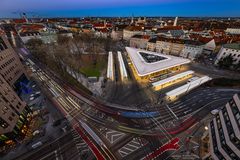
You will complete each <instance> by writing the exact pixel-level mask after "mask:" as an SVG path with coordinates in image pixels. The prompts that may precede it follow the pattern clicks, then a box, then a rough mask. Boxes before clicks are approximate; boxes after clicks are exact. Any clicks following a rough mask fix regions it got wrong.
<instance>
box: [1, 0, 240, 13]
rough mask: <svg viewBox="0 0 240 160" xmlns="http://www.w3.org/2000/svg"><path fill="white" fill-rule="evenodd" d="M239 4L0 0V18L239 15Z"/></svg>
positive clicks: (225, 0)
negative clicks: (32, 16)
mask: <svg viewBox="0 0 240 160" xmlns="http://www.w3.org/2000/svg"><path fill="white" fill-rule="evenodd" d="M239 7H240V0H0V17H19V15H18V14H16V13H15V14H14V13H13V12H26V13H27V14H28V15H39V16H41V17H61V16H64V17H78V16H131V15H132V14H134V15H135V16H225V17H231V16H234V17H240V8H239Z"/></svg>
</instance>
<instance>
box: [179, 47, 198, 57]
mask: <svg viewBox="0 0 240 160" xmlns="http://www.w3.org/2000/svg"><path fill="white" fill-rule="evenodd" d="M202 52H203V46H191V45H185V46H184V48H183V50H182V52H181V54H180V56H181V57H184V58H189V59H191V60H194V59H195V58H196V57H197V56H198V55H201V54H202Z"/></svg>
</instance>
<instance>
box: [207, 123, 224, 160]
mask: <svg viewBox="0 0 240 160" xmlns="http://www.w3.org/2000/svg"><path fill="white" fill-rule="evenodd" d="M210 129H211V133H212V142H213V151H214V154H215V155H216V156H217V157H218V159H219V160H225V158H224V157H223V155H222V154H221V153H220V152H219V150H218V147H217V139H216V134H215V129H214V125H213V121H211V122H210Z"/></svg>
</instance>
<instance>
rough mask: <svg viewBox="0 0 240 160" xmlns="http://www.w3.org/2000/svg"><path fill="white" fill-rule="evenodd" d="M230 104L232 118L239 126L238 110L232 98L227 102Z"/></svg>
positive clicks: (239, 112) (239, 116) (239, 114)
mask: <svg viewBox="0 0 240 160" xmlns="http://www.w3.org/2000/svg"><path fill="white" fill-rule="evenodd" d="M229 104H230V106H231V109H232V112H233V115H234V118H235V120H236V122H237V125H238V128H240V111H239V109H238V107H237V104H236V102H235V101H234V100H231V101H230V102H229Z"/></svg>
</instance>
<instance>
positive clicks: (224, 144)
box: [216, 114, 238, 159]
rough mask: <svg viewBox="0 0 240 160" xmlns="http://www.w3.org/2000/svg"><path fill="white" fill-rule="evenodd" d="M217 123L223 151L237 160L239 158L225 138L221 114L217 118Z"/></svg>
mask: <svg viewBox="0 0 240 160" xmlns="http://www.w3.org/2000/svg"><path fill="white" fill-rule="evenodd" d="M216 121H217V128H218V133H219V138H220V142H221V146H222V148H223V150H224V151H225V152H226V153H227V154H228V155H229V156H230V157H231V158H232V159H236V158H237V157H238V156H237V155H236V154H235V153H234V152H233V151H232V149H231V148H230V147H229V146H228V145H227V144H226V139H225V136H224V131H223V128H222V124H221V120H220V116H219V114H218V115H217V116H216Z"/></svg>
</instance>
